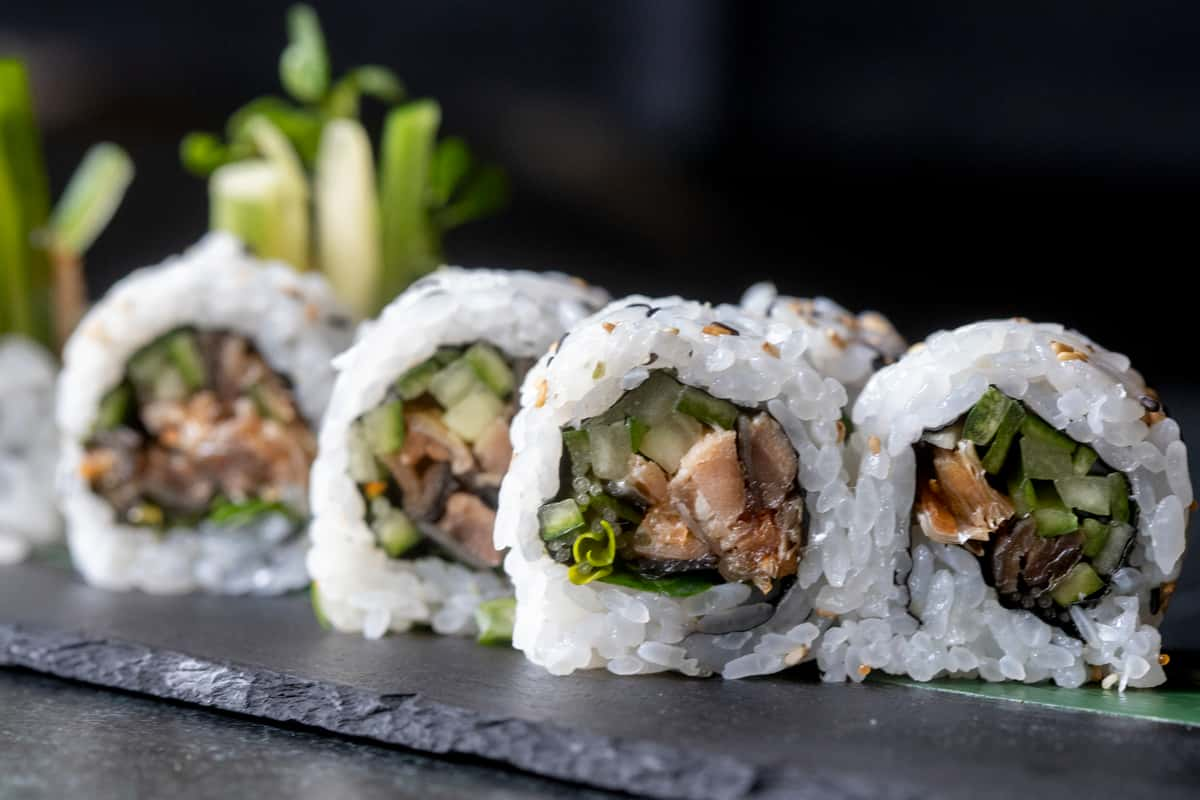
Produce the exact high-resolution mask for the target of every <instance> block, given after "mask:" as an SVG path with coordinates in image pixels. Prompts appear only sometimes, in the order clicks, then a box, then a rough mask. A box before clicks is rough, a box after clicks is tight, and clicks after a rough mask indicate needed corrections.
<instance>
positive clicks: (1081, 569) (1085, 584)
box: [1050, 562, 1104, 608]
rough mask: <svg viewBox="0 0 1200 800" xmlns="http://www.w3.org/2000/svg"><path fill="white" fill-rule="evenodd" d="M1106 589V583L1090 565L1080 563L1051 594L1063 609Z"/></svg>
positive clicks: (1072, 568)
mask: <svg viewBox="0 0 1200 800" xmlns="http://www.w3.org/2000/svg"><path fill="white" fill-rule="evenodd" d="M1103 588H1104V581H1103V580H1101V579H1100V576H1099V575H1097V574H1096V571H1095V570H1094V569H1092V568H1091V566H1089V565H1088V564H1084V563H1083V562H1079V563H1078V564H1076V565H1075V566H1073V567H1071V571H1070V572H1068V573H1067V574H1066V576H1065V577H1064V578H1063V579H1062V580H1060V581H1059V582H1058V584H1057V585H1056V586H1055V587H1054V589H1053V590H1052V591H1051V592H1050V596H1051V597H1053V598H1054V602H1055V603H1058V604H1059V605H1060V606H1062V607H1063V608H1066V607H1067V606H1070V605H1074V604H1075V603H1079V602H1082V601H1083V600H1085V599H1087V597H1088V596H1089V595H1093V594H1095V593H1096V592H1098V591H1100V590H1101V589H1103Z"/></svg>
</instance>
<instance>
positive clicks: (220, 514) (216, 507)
mask: <svg viewBox="0 0 1200 800" xmlns="http://www.w3.org/2000/svg"><path fill="white" fill-rule="evenodd" d="M264 514H283V515H284V516H286V517H289V518H291V517H293V516H295V515H294V513H293V512H292V510H291V509H289V508H288V507H287V506H285V505H284V504H283V503H280V502H269V501H267V500H256V499H252V500H243V501H242V502H240V503H234V502H232V501H230V500H227V499H225V498H223V497H219V498H217V499H216V500H214V501H213V504H212V507H211V509H210V510H209V513H208V519H209V521H211V522H215V523H216V524H218V525H244V524H246V523H247V522H250V521H252V520H255V519H257V518H258V517H261V516H263V515H264Z"/></svg>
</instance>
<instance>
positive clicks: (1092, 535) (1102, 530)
mask: <svg viewBox="0 0 1200 800" xmlns="http://www.w3.org/2000/svg"><path fill="white" fill-rule="evenodd" d="M1079 528H1080V530H1082V531H1083V537H1084V542H1083V554H1084V555H1085V556H1087V557H1088V558H1095V557H1096V556H1098V555H1100V552H1101V551H1102V550H1104V543H1105V542H1107V541H1108V526H1107V525H1105V524H1104V523H1103V522H1101V521H1100V520H1098V519H1092V518H1091V517H1088V518H1087V519H1085V520H1084V521H1083V522H1082V523H1080V525H1079Z"/></svg>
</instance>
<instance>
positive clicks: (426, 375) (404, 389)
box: [396, 358, 442, 400]
mask: <svg viewBox="0 0 1200 800" xmlns="http://www.w3.org/2000/svg"><path fill="white" fill-rule="evenodd" d="M441 368H442V365H441V364H439V363H438V362H437V360H436V359H433V358H427V359H425V360H424V361H422V362H421V363H420V364H417V365H416V366H415V367H413V368H412V369H410V370H408V372H405V373H404V374H403V375H401V376H400V377H399V378H397V379H396V393H397V394H399V395H400V399H401V400H416V399H417V398H418V397H420V396H421V395H423V394H425V393H426V392H427V391H429V383H430V381H432V380H433V376H434V375H436V374H437V373H438V370H440V369H441Z"/></svg>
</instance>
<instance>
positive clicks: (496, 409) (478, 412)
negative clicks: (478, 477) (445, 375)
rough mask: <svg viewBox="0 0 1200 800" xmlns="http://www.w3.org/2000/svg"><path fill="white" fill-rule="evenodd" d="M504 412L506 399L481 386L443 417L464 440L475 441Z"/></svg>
mask: <svg viewBox="0 0 1200 800" xmlns="http://www.w3.org/2000/svg"><path fill="white" fill-rule="evenodd" d="M456 363H457V362H456ZM502 413H504V401H503V400H501V399H500V398H499V397H496V395H494V394H492V393H491V391H489V390H488V389H486V388H483V387H480V388H479V389H478V390H476V391H475V392H472V393H471V394H469V395H467V396H466V397H464V398H463V399H462V400H460V401H459V402H458V403H456V404H455V405H454V406H452V407H451V408H450V409H449V410H448V411H447V412H446V413H445V415H444V416H443V417H442V422H444V423H445V424H446V427H447V428H449V429H450V430H452V431H454V432H455V433H457V434H458V435H459V436H460V437H462V439H463V440H464V441H466V442H474V441H475V440H476V439H478V438H479V437H480V436H482V435H483V432H484V431H485V430H487V428H488V426H489V425H491V424H492V422H494V421H495V420H496V418H497V417H499V416H500V415H501V414H502Z"/></svg>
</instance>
